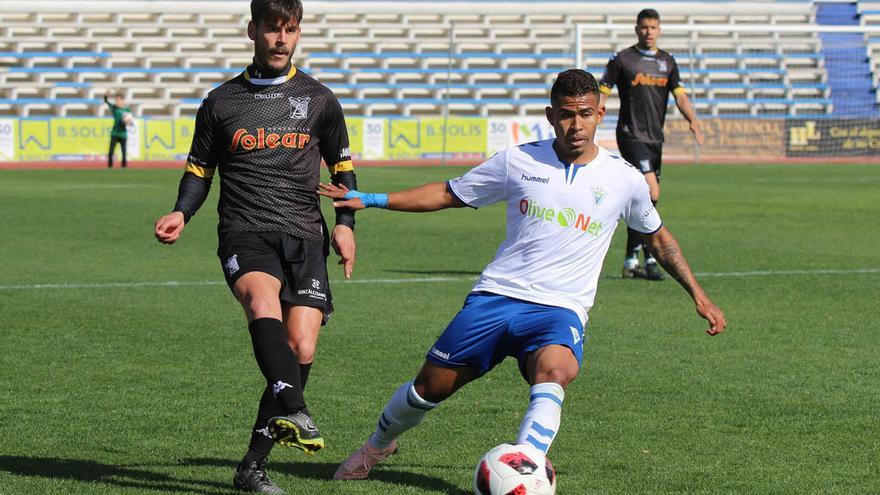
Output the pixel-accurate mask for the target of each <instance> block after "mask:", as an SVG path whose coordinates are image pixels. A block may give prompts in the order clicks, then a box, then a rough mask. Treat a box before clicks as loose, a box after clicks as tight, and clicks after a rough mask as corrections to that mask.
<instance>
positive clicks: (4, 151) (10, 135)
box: [0, 119, 17, 162]
mask: <svg viewBox="0 0 880 495" xmlns="http://www.w3.org/2000/svg"><path fill="white" fill-rule="evenodd" d="M16 124H17V122H16V121H15V120H14V119H0V162H12V161H15V160H16V154H15V128H16Z"/></svg>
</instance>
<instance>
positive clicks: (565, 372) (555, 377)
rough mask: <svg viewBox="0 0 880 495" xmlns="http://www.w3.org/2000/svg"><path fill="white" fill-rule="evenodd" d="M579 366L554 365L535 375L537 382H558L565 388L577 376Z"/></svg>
mask: <svg viewBox="0 0 880 495" xmlns="http://www.w3.org/2000/svg"><path fill="white" fill-rule="evenodd" d="M577 372H578V370H577V367H575V368H573V369H572V368H571V367H554V368H551V369H548V370H545V371H543V372H541V373H538V374H537V376H536V377H535V383H547V382H551V383H558V384H559V385H561V386H562V387H563V388H564V387H567V386H568V384H570V383H571V382H573V381H574V379H575V378H577Z"/></svg>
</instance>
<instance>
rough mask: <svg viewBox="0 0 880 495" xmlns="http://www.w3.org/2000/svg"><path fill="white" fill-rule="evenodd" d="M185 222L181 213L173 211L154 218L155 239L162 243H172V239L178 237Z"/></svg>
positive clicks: (174, 239)
mask: <svg viewBox="0 0 880 495" xmlns="http://www.w3.org/2000/svg"><path fill="white" fill-rule="evenodd" d="M185 226H186V222H184V221H183V213H181V212H179V211H175V212H172V213H169V214H167V215H163V216H161V217H159V219H158V220H156V230H155V232H154V233H155V235H156V239H158V240H159V242H161V243H162V244H174V241H176V240H177V238H178V237H180V233H181V232H183V227H185Z"/></svg>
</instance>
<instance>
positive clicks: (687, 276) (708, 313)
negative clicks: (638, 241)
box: [643, 227, 727, 335]
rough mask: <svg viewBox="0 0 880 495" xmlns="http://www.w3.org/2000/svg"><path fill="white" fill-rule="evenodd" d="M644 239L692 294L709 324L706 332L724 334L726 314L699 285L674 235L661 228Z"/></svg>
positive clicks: (698, 311) (662, 262) (673, 275)
mask: <svg viewBox="0 0 880 495" xmlns="http://www.w3.org/2000/svg"><path fill="white" fill-rule="evenodd" d="M643 239H644V241H645V244H646V245H647V246H648V248H649V249H650V250H651V252H652V253H653V254H654V256H655V257H656V258H657V261H659V262H660V265H662V266H663V268H664V269H666V271H667V272H668V273H669V274H670V275H672V278H674V279H675V280H677V281H678V283H679V284H681V286H682V287H684V289H685V290H686V291H687V292H688V294H690V296H691V298H692V299H693V300H694V304H696V306H697V314H699V315H700V316H701V317H703V318H705V319H706V320H707V321H708V322H709V330H706V333H708V334H709V335H718V334H719V333H721V332H723V331H724V328H725V327H726V326H727V320H726V319H725V318H724V312H722V311H721V308H719V307H718V306H716V305H715V303H713V302H712V300H711V299H709V296H708V295H706V293H705V292H704V291H703V288H702V287H700V284H698V283H697V279H696V278H695V277H694V274H693V272H691V267H690V265H688V262H687V260H686V259H685V258H684V255H683V254H682V252H681V247H680V246H679V245H678V241H676V240H675V237H673V236H672V233H671V232H669V230H667V229H666V227H660V230H658V231H657V232H655V233H653V234H647V235H644V236H643Z"/></svg>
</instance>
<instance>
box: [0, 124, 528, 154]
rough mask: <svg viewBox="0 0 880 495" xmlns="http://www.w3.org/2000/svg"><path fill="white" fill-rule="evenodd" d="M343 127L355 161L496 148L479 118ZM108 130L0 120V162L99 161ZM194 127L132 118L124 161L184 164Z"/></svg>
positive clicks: (104, 151) (107, 126)
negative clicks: (126, 155) (490, 143)
mask: <svg viewBox="0 0 880 495" xmlns="http://www.w3.org/2000/svg"><path fill="white" fill-rule="evenodd" d="M494 120H498V119H494ZM346 124H347V128H348V137H349V142H350V147H351V154H352V157H354V158H355V159H356V160H363V159H366V160H383V159H384V160H388V159H392V160H394V159H432V158H439V157H441V156H442V155H443V153H444V150H446V156H447V157H451V158H484V157H486V156H487V155H488V154H489V152H491V151H494V150H495V148H497V146H495V147H491V146H489V141H490V135H489V134H490V133H489V123H488V119H485V118H476V117H473V118H469V117H455V118H450V119H448V121H444V119H443V118H442V117H430V118H416V117H412V118H409V117H400V118H394V117H392V118H381V117H378V118H374V117H350V118H347V119H346ZM112 126H113V119H110V118H61V117H59V118H51V117H49V118H18V119H16V118H10V119H3V120H0V161H53V160H104V159H106V155H107V149H108V147H109V144H110V130H111V128H112ZM194 129H195V119H194V118H192V117H182V118H176V119H175V118H142V119H136V120H135V123H134V124H133V125H132V126H130V127H129V133H128V134H129V137H128V158H129V159H130V160H131V159H134V160H147V161H173V160H184V159H186V155H187V154H188V153H189V148H190V144H191V143H192V137H193V132H194ZM494 141H497V139H496V140H494ZM517 141H519V140H517ZM505 143H506V140H505ZM495 144H496V145H497V143H495ZM116 153H117V154H118V153H119V150H117V152H116Z"/></svg>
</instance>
